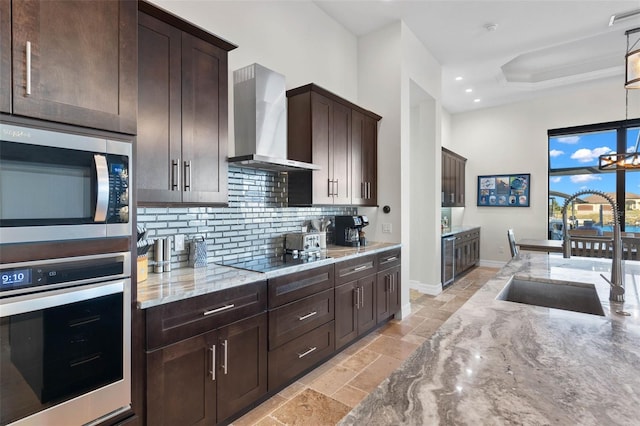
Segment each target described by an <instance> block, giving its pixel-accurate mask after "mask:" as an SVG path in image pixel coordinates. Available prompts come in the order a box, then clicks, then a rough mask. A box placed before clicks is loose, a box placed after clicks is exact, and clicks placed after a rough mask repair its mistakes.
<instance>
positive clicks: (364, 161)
mask: <svg viewBox="0 0 640 426" xmlns="http://www.w3.org/2000/svg"><path fill="white" fill-rule="evenodd" d="M351 129H352V130H351V147H352V149H351V164H352V169H351V182H352V190H351V193H352V197H351V204H354V205H359V206H376V205H377V204H378V170H377V167H378V120H376V119H374V118H372V117H370V116H367V115H364V114H363V113H361V112H359V111H352V112H351Z"/></svg>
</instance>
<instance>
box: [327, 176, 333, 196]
mask: <svg viewBox="0 0 640 426" xmlns="http://www.w3.org/2000/svg"><path fill="white" fill-rule="evenodd" d="M327 195H328V196H329V197H331V196H333V181H332V180H331V179H327Z"/></svg>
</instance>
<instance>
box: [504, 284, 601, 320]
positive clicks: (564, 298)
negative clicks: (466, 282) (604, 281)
mask: <svg viewBox="0 0 640 426" xmlns="http://www.w3.org/2000/svg"><path fill="white" fill-rule="evenodd" d="M496 299H498V300H507V301H509V302H517V303H525V304H527V305H536V306H544V307H546V308H555V309H564V310H566V311H574V312H582V313H585V314H592V315H601V316H604V311H603V310H602V305H601V304H600V299H599V298H598V292H597V291H596V288H595V286H594V285H593V284H587V283H576V282H568V281H565V282H562V283H558V282H549V281H537V280H531V279H529V278H517V277H513V278H511V280H509V282H508V283H507V285H506V286H505V287H504V288H503V289H502V291H501V292H500V294H498V296H497V297H496Z"/></svg>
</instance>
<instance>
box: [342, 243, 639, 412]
mask: <svg viewBox="0 0 640 426" xmlns="http://www.w3.org/2000/svg"><path fill="white" fill-rule="evenodd" d="M610 268H611V260H608V259H594V258H578V257H573V258H571V259H564V258H562V257H561V256H560V255H547V254H542V253H525V252H521V253H520V255H518V257H516V258H515V259H513V260H511V261H510V262H509V263H508V264H507V265H506V266H505V267H504V268H503V269H502V270H500V271H499V272H498V274H497V275H496V276H495V277H494V278H493V279H491V280H490V281H489V282H487V284H486V285H484V286H483V287H482V288H481V289H479V290H478V292H477V293H476V294H475V295H474V296H473V297H471V298H470V299H469V301H468V302H467V303H465V304H464V305H463V306H462V307H461V308H460V309H459V310H458V311H457V312H456V313H454V314H453V315H452V316H451V317H450V318H449V319H448V320H447V321H446V322H445V323H444V324H443V325H442V326H441V327H440V329H439V330H438V331H437V332H436V333H435V334H434V335H433V336H432V338H431V339H430V340H427V341H426V342H425V343H424V344H422V345H421V346H420V347H418V349H417V350H416V351H415V352H414V353H413V354H412V355H411V356H410V357H409V358H408V359H407V360H406V361H405V362H404V363H403V364H402V365H401V366H400V368H398V370H396V371H395V372H394V373H393V374H392V375H391V376H390V377H389V378H388V379H386V380H385V381H384V382H382V383H381V384H380V386H379V387H378V388H377V389H376V390H374V392H372V393H371V394H370V395H369V396H368V397H366V398H365V399H364V400H363V401H362V402H361V403H360V404H359V405H358V406H356V407H355V408H354V409H353V410H352V411H351V413H349V414H348V415H347V416H346V417H345V418H344V419H343V420H342V422H341V424H344V425H351V424H358V425H360V424H367V425H389V424H394V425H400V424H406V425H423V424H428V425H434V424H440V425H450V424H451V425H453V424H455V425H502V424H525V425H574V424H580V425H605V424H606V425H614V424H615V425H631V424H637V422H638V418H640V373H639V372H638V371H637V367H638V366H639V365H640V309H639V304H640V291H639V288H638V287H640V262H632V261H625V264H624V275H625V282H626V295H625V300H626V301H625V302H624V303H614V302H609V300H608V297H609V286H608V284H606V283H605V282H604V280H603V279H602V278H601V277H600V276H599V274H600V273H604V275H605V276H606V277H609V274H610V272H609V271H610ZM514 275H515V276H517V277H523V278H534V279H539V280H544V281H548V282H554V281H573V282H582V283H593V284H594V285H595V286H596V288H597V290H598V296H599V298H600V300H601V302H602V305H603V309H604V312H605V316H604V317H603V316H596V315H590V314H584V313H576V312H570V311H564V310H558V309H549V308H544V307H538V306H531V305H525V304H520V303H513V302H506V301H501V300H496V299H495V298H496V296H497V295H498V293H500V291H501V290H502V289H503V288H504V286H505V285H506V284H507V282H508V281H509V279H510V278H511V277H512V276H514ZM616 311H624V312H626V313H628V314H629V316H623V315H620V314H618V313H616Z"/></svg>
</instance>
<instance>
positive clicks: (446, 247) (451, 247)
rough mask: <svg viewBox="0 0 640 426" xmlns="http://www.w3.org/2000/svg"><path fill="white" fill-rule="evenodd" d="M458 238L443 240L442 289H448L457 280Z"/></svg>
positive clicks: (445, 238)
mask: <svg viewBox="0 0 640 426" xmlns="http://www.w3.org/2000/svg"><path fill="white" fill-rule="evenodd" d="M455 251H456V237H455V236H452V237H444V238H442V274H441V275H442V287H446V286H448V285H449V284H451V283H453V281H454V280H455V271H456V259H455Z"/></svg>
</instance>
